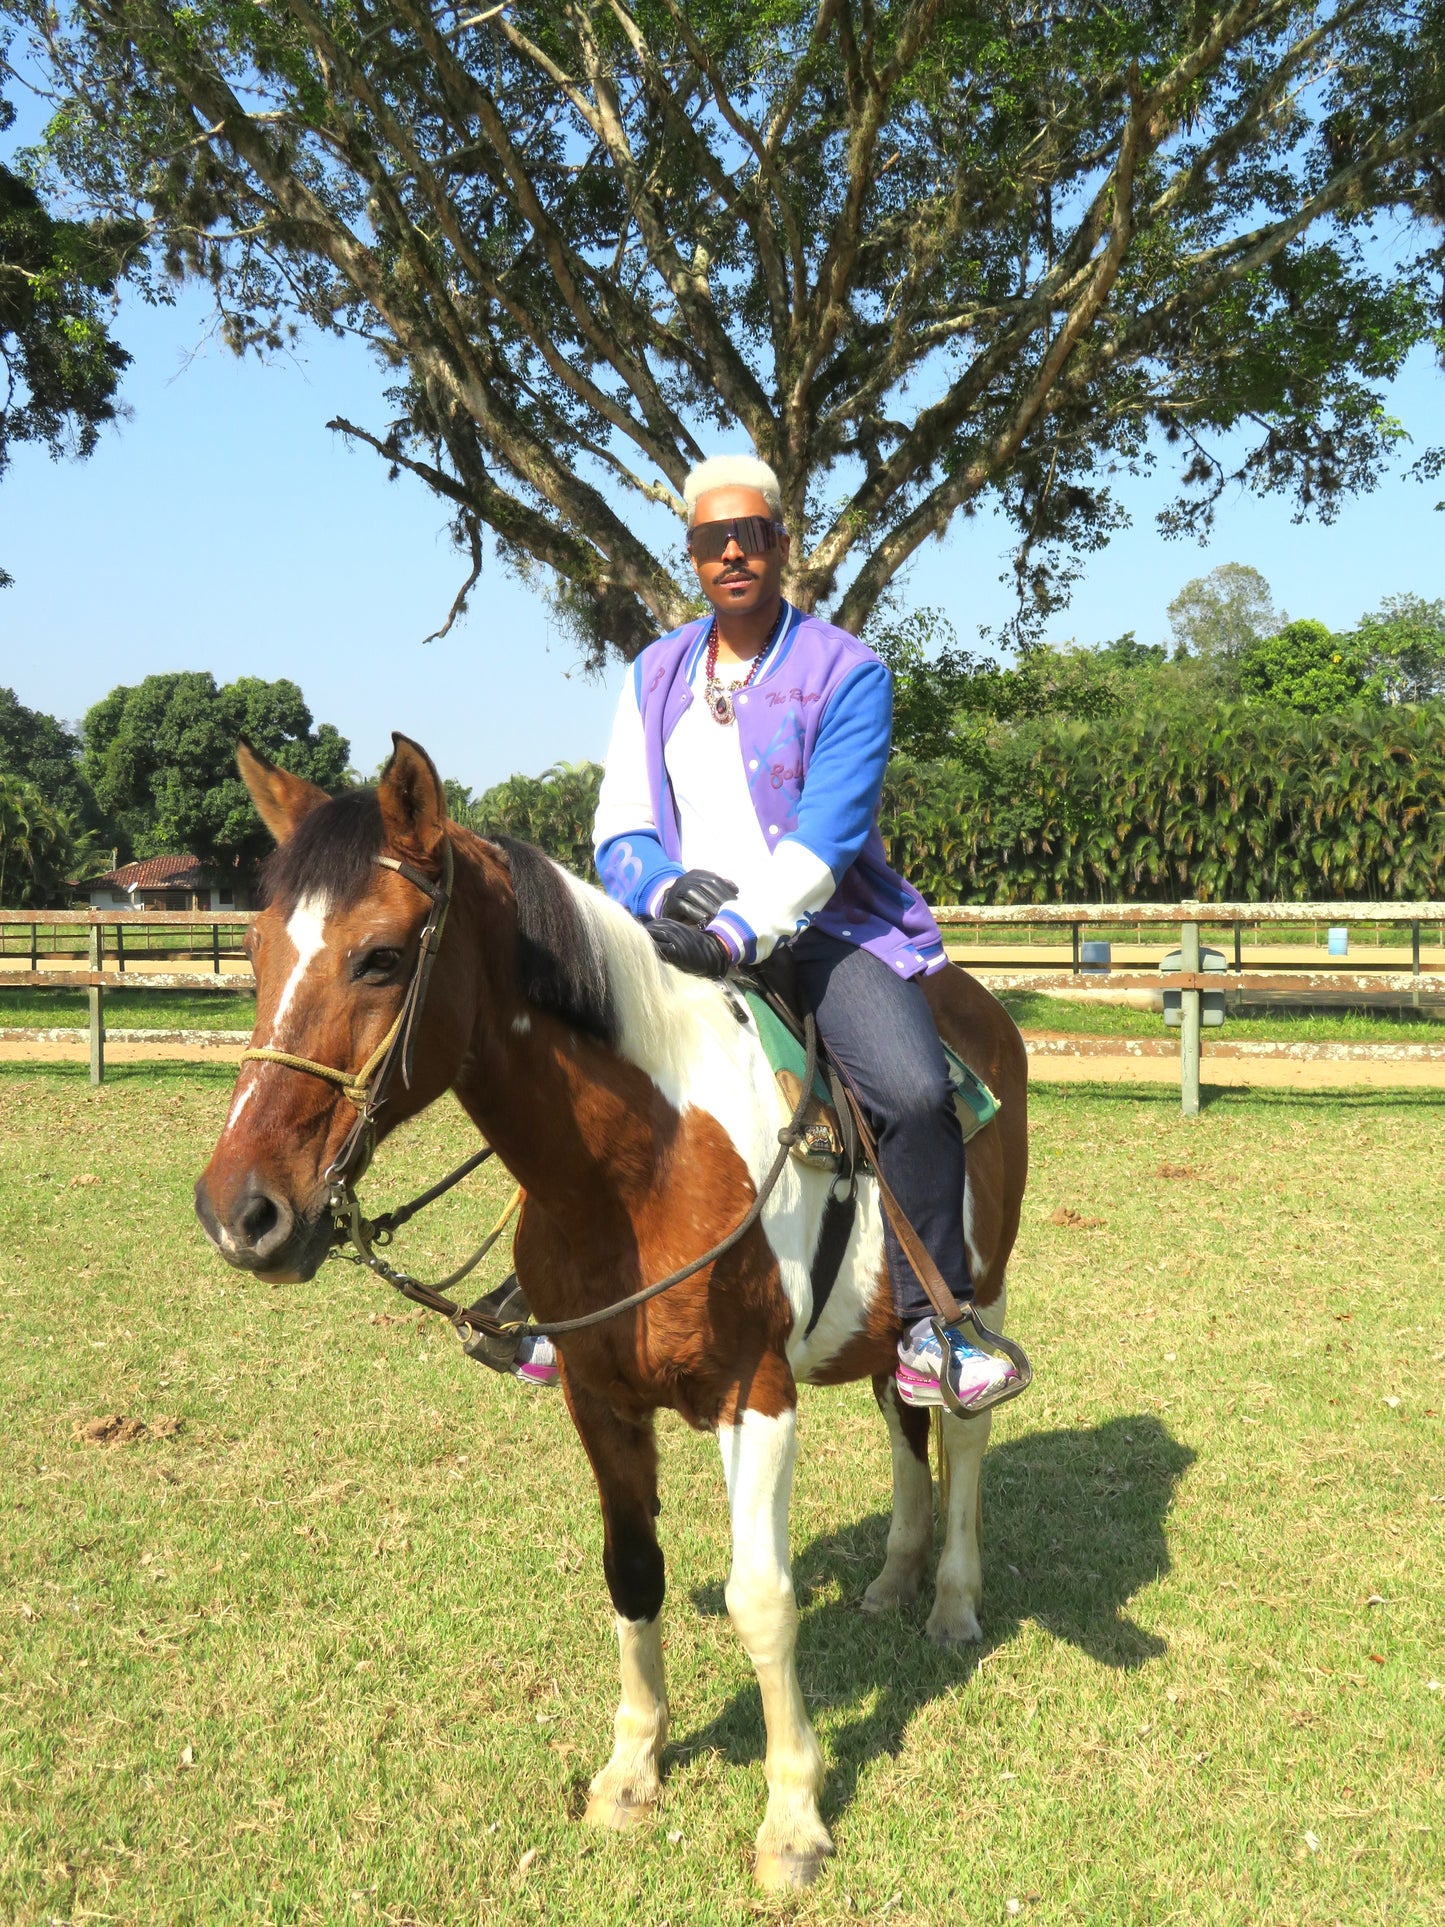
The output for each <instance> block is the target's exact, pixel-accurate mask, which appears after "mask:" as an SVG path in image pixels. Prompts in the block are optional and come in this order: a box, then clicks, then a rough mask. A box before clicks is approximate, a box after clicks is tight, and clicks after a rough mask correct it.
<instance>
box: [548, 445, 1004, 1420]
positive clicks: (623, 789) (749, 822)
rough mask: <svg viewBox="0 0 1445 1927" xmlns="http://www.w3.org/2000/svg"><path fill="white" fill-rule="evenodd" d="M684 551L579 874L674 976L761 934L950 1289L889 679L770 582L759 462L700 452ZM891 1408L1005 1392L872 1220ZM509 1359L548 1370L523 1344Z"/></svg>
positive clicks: (958, 1215)
mask: <svg viewBox="0 0 1445 1927" xmlns="http://www.w3.org/2000/svg"><path fill="white" fill-rule="evenodd" d="M684 493H685V499H686V503H687V517H688V536H687V545H688V552H689V555H690V556H691V558H692V565H693V567H694V569H695V570H696V571H697V578H698V581H699V582H700V583H701V585H702V591H703V594H704V595H705V596H706V597H707V599H708V601H709V602H710V603H711V604H712V608H713V614H712V616H711V617H710V618H709V619H707V620H705V621H702V622H690V623H685V624H684V625H683V626H682V627H681V628H680V629H674V630H673V631H672V632H671V633H670V634H668V635H665V636H662V637H661V638H660V639H659V640H658V641H657V642H654V643H653V644H652V645H651V647H650V648H648V649H645V650H644V651H643V652H642V654H641V655H640V656H639V657H638V659H637V661H636V662H635V663H634V665H633V668H632V672H631V674H630V675H629V676H628V678H627V682H626V684H625V685H624V688H623V691H622V697H621V700H620V702H619V703H618V706H617V718H616V722H615V724H614V726H613V731H612V741H611V745H610V747H609V749H608V752H607V769H606V775H605V777H604V778H603V783H602V791H601V795H600V797H599V798H598V805H597V821H596V828H595V833H594V834H595V842H596V848H597V869H598V872H599V874H600V876H601V878H602V882H603V885H604V887H605V888H606V890H607V893H608V895H609V896H611V897H613V898H615V899H616V900H617V901H618V902H619V903H621V904H623V905H624V906H625V907H626V908H627V909H628V910H630V911H631V912H632V914H633V915H634V916H635V917H638V918H641V919H642V920H643V921H644V923H645V924H646V927H647V930H648V932H649V934H650V935H651V937H652V940H653V942H654V943H655V944H656V946H657V948H658V950H659V952H660V953H661V955H662V956H663V957H664V958H665V959H666V960H667V961H668V962H669V963H671V964H674V965H676V966H677V968H679V969H680V970H685V971H690V972H693V973H695V974H696V975H698V976H702V977H721V976H723V975H724V974H725V973H726V972H727V971H729V970H731V969H734V968H736V967H740V966H753V965H757V964H761V963H763V962H764V960H765V959H766V958H768V957H769V955H770V954H771V953H774V952H775V951H776V950H777V948H778V947H779V946H781V945H785V944H786V945H787V946H788V947H789V948H790V949H791V952H792V957H793V962H794V966H795V984H796V990H797V994H798V996H799V999H800V1001H801V1003H802V1005H803V1007H804V1008H805V1009H806V1010H809V1011H811V1012H813V1013H814V1015H815V1016H816V1019H817V1025H818V1032H819V1035H820V1036H821V1038H822V1040H823V1043H824V1045H825V1046H826V1048H827V1050H828V1051H829V1053H830V1054H831V1055H832V1057H833V1059H834V1060H835V1062H836V1063H837V1064H838V1065H840V1066H841V1068H842V1070H843V1072H844V1073H845V1074H846V1076H847V1077H848V1078H849V1079H850V1080H851V1082H852V1085H853V1087H854V1090H855V1092H856V1093H857V1095H858V1097H859V1098H860V1099H861V1102H862V1106H863V1109H864V1111H865V1113H866V1115H867V1118H868V1121H869V1123H870V1125H871V1127H872V1130H873V1133H874V1136H875V1137H876V1140H877V1148H878V1162H879V1166H880V1169H881V1172H882V1175H883V1177H884V1179H885V1181H886V1182H887V1183H888V1185H889V1186H890V1187H891V1189H892V1191H893V1194H894V1196H895V1198H896V1199H897V1201H898V1203H899V1205H900V1206H901V1207H902V1211H903V1214H904V1216H905V1217H906V1218H907V1219H908V1221H909V1222H910V1223H911V1225H912V1226H913V1228H914V1229H915V1230H916V1231H917V1232H918V1234H919V1236H920V1237H921V1239H922V1241H923V1244H924V1247H925V1248H926V1250H927V1252H928V1254H929V1256H930V1257H931V1258H932V1259H933V1261H934V1263H935V1264H936V1265H937V1267H938V1269H939V1271H940V1272H941V1273H942V1275H943V1278H944V1280H945V1281H946V1282H947V1284H948V1285H949V1287H950V1288H951V1290H952V1292H953V1294H954V1296H955V1298H957V1299H958V1301H959V1303H960V1304H964V1305H967V1304H968V1303H969V1302H970V1301H971V1299H972V1296H973V1286H972V1281H971V1279H970V1276H969V1264H968V1248H967V1245H966V1243H965V1239H964V1225H963V1199H964V1147H963V1133H962V1130H961V1127H960V1124H959V1119H958V1114H957V1111H956V1109H955V1107H954V1100H953V1087H952V1084H951V1082H950V1079H949V1075H948V1068H947V1064H946V1061H945V1058H944V1053H943V1047H942V1045H941V1043H940V1041H939V1035H938V1030H937V1027H936V1025H935V1023H934V1019H933V1015H932V1012H931V1011H930V1009H929V1006H928V1003H927V1001H926V1000H925V998H924V995H923V990H922V986H921V984H920V981H919V980H920V979H921V978H922V977H924V976H926V975H929V974H931V973H934V972H937V971H940V970H942V969H944V967H945V965H946V963H947V959H946V957H945V955H944V950H943V940H942V938H941V937H940V936H939V933H938V926H937V924H936V923H935V922H934V920H933V916H932V913H931V912H930V910H929V908H928V905H927V904H926V903H925V902H924V900H923V898H922V897H921V896H920V895H919V893H918V892H917V890H915V889H914V888H913V886H912V885H911V884H909V883H907V882H905V881H904V879H903V878H902V877H900V876H899V875H898V874H897V872H896V871H894V870H893V869H891V868H890V867H889V864H888V859H887V857H886V856H885V854H884V849H883V839H882V837H881V835H880V834H879V830H878V803H879V797H880V795H881V792H882V788H883V776H884V771H885V769H886V767H887V763H888V749H889V741H890V737H891V734H892V726H893V691H892V678H891V676H890V674H889V671H888V668H887V666H886V665H885V664H884V663H883V662H881V661H880V660H879V658H878V657H877V656H876V655H875V654H874V653H873V651H872V650H871V649H869V648H868V646H867V645H866V644H865V643H862V642H860V641H859V640H858V639H857V637H856V636H850V635H849V634H848V633H847V632H846V631H845V630H842V629H838V628H835V627H834V626H833V625H832V624H831V623H828V622H825V621H823V620H822V619H821V617H818V616H806V615H804V614H803V613H802V611H801V610H799V609H796V608H794V607H793V605H792V604H791V603H790V602H789V601H788V600H787V598H786V597H785V596H784V595H783V594H782V592H781V586H780V585H781V579H782V572H783V567H784V564H785V563H786V562H787V559H788V547H789V537H788V532H787V530H786V528H785V527H784V526H783V522H782V497H781V494H780V491H779V488H778V480H777V477H776V476H775V475H774V473H773V471H772V469H771V468H769V467H768V465H767V463H766V462H762V461H759V460H758V459H757V458H756V457H754V456H749V455H719V456H714V457H713V458H712V459H711V460H710V461H705V462H701V463H699V464H698V466H697V467H695V468H694V469H693V471H692V473H691V474H690V475H689V476H688V478H687V483H686V487H685V491H684ZM885 1241H886V1249H887V1254H888V1269H889V1277H890V1281H891V1284H892V1287H893V1295H894V1302H895V1305H896V1308H897V1313H898V1321H899V1327H900V1336H899V1340H898V1364H897V1369H896V1383H897V1388H898V1396H899V1398H900V1399H901V1400H902V1401H903V1402H904V1403H905V1404H907V1405H913V1406H930V1405H940V1404H942V1403H943V1392H942V1389H941V1386H940V1382H939V1381H940V1378H942V1377H944V1376H945V1375H946V1376H947V1379H948V1382H949V1384H950V1386H951V1388H952V1391H953V1393H954V1395H955V1398H956V1399H957V1402H958V1404H959V1405H960V1406H961V1407H962V1408H963V1409H965V1410H968V1411H982V1410H984V1409H985V1408H986V1407H988V1406H990V1405H993V1404H996V1403H998V1401H999V1400H1000V1399H1001V1398H1004V1397H1007V1396H1008V1395H1009V1393H1010V1390H1011V1388H1013V1387H1015V1386H1016V1385H1017V1383H1018V1379H1019V1373H1018V1370H1017V1369H1016V1367H1015V1365H1014V1364H1013V1362H1012V1360H1011V1359H1009V1358H1007V1357H1004V1356H999V1355H996V1354H994V1353H991V1352H987V1351H983V1350H981V1349H980V1348H979V1347H978V1346H976V1345H974V1344H972V1343H970V1341H969V1339H968V1338H967V1337H966V1336H965V1335H964V1333H963V1332H962V1331H961V1330H959V1329H958V1328H957V1327H946V1328H943V1342H940V1338H939V1335H938V1332H937V1331H936V1330H935V1327H934V1322H933V1316H932V1307H931V1305H930V1303H929V1300H928V1298H927V1296H926V1295H925V1293H924V1289H923V1284H922V1281H921V1280H920V1278H919V1276H918V1274H917V1271H916V1270H915V1268H914V1266H913V1265H912V1264H911V1263H910V1262H909V1260H908V1258H907V1257H906V1255H905V1253H904V1250H903V1247H902V1245H901V1243H900V1241H899V1238H898V1235H897V1233H896V1231H895V1230H894V1227H893V1224H892V1222H891V1219H890V1220H889V1222H888V1223H887V1226H886V1230H885ZM518 1370H519V1373H520V1374H521V1375H522V1376H523V1377H526V1378H530V1379H532V1380H533V1381H538V1380H541V1379H544V1378H546V1377H547V1376H549V1375H551V1374H553V1373H555V1365H554V1364H553V1362H552V1352H551V1347H550V1345H549V1344H548V1342H547V1341H546V1340H545V1339H540V1340H536V1341H533V1342H532V1343H531V1344H530V1345H529V1346H528V1347H527V1348H526V1350H525V1352H524V1355H523V1357H522V1358H521V1359H520V1360H519V1364H518Z"/></svg>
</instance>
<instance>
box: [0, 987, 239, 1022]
mask: <svg viewBox="0 0 1445 1927" xmlns="http://www.w3.org/2000/svg"><path fill="white" fill-rule="evenodd" d="M89 1021H90V1013H89V1005H88V1003H87V1001H86V995H85V992H84V991H83V990H0V1029H6V1028H8V1029H13V1030H51V1029H54V1030H60V1029H65V1028H70V1029H75V1028H83V1027H84V1026H85V1025H86V1024H88V1023H89ZM255 1021H256V998H255V995H254V994H253V993H252V992H251V991H250V990H245V991H241V992H239V993H236V994H232V992H230V991H227V990H108V991H107V992H106V993H105V1027H106V1029H107V1030H108V1031H111V1030H244V1031H249V1030H250V1028H251V1026H252V1025H253V1024H254V1023H255Z"/></svg>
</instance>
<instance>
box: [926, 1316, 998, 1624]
mask: <svg viewBox="0 0 1445 1927" xmlns="http://www.w3.org/2000/svg"><path fill="white" fill-rule="evenodd" d="M1005 1309H1006V1296H1005V1295H1001V1296H1000V1297H999V1298H998V1299H997V1300H996V1301H995V1302H994V1303H993V1304H992V1305H990V1306H989V1308H988V1310H987V1311H986V1312H985V1313H984V1314H983V1315H984V1318H985V1319H986V1320H987V1322H988V1324H989V1325H990V1326H991V1327H992V1328H993V1329H994V1330H995V1331H1002V1330H1003V1321H1004V1312H1005ZM992 1427H993V1414H992V1413H991V1412H983V1413H981V1414H980V1415H979V1416H978V1417H977V1418H955V1417H954V1415H953V1413H952V1412H944V1414H943V1449H944V1451H945V1452H946V1453H947V1454H948V1472H949V1492H948V1517H947V1520H946V1522H945V1526H944V1538H943V1553H942V1556H941V1557H940V1559H939V1561H938V1583H937V1586H936V1588H935V1591H934V1597H933V1611H932V1612H931V1613H930V1614H929V1615H928V1637H929V1638H930V1639H936V1640H937V1641H938V1643H939V1644H940V1645H942V1646H952V1645H955V1644H959V1643H967V1644H971V1643H972V1642H974V1641H975V1640H979V1639H982V1638H983V1632H982V1629H981V1628H980V1626H979V1623H978V1609H979V1607H980V1606H981V1605H982V1603H983V1499H982V1496H981V1494H980V1492H979V1477H980V1474H981V1472H982V1470H983V1455H984V1453H985V1452H986V1451H987V1450H988V1435H989V1432H990V1431H991V1429H992Z"/></svg>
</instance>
